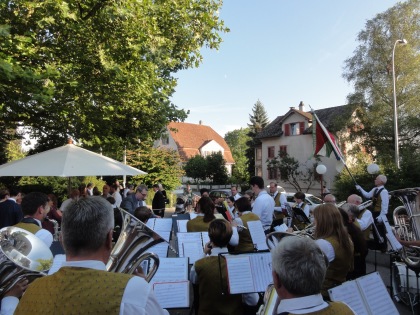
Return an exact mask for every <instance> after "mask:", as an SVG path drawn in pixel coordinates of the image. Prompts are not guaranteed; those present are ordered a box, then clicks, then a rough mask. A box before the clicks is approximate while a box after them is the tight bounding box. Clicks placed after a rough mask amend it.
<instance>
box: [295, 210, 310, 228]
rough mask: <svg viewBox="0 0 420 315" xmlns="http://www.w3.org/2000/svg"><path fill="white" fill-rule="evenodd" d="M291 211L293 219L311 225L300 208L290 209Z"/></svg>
mask: <svg viewBox="0 0 420 315" xmlns="http://www.w3.org/2000/svg"><path fill="white" fill-rule="evenodd" d="M292 209H293V218H296V220H298V221H299V222H301V223H306V224H311V221H310V220H309V218H308V217H307V216H306V214H305V212H303V210H302V209H301V208H292Z"/></svg>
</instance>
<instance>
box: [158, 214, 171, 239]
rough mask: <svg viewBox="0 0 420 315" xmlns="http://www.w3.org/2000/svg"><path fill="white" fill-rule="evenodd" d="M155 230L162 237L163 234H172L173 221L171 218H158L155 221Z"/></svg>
mask: <svg viewBox="0 0 420 315" xmlns="http://www.w3.org/2000/svg"><path fill="white" fill-rule="evenodd" d="M154 230H155V231H156V233H158V234H159V235H162V234H161V233H162V232H171V230H172V219H170V218H157V219H155V227H154Z"/></svg>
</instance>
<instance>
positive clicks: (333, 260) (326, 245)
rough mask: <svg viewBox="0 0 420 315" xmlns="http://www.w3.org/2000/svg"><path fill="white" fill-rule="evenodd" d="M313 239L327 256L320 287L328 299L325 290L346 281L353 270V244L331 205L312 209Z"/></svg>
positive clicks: (334, 207) (336, 211) (338, 215)
mask: <svg viewBox="0 0 420 315" xmlns="http://www.w3.org/2000/svg"><path fill="white" fill-rule="evenodd" d="M314 224H315V227H316V228H315V232H314V238H315V239H316V243H317V244H318V246H319V247H320V248H321V250H322V251H323V252H324V254H325V255H326V256H327V258H328V261H329V263H330V264H329V266H328V269H327V273H326V276H325V281H324V283H323V285H322V295H323V296H324V297H325V298H328V292H327V290H328V289H330V288H332V287H335V286H337V285H340V284H342V283H343V282H344V281H346V276H347V274H348V273H349V271H351V270H353V259H349V257H353V251H354V248H353V243H352V241H351V239H350V237H349V234H348V233H347V230H346V228H345V227H344V225H343V219H342V217H341V214H340V212H339V211H338V209H337V207H336V206H335V205H333V204H331V203H326V204H322V205H319V206H317V207H316V208H315V209H314Z"/></svg>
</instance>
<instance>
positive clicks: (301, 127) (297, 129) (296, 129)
mask: <svg viewBox="0 0 420 315" xmlns="http://www.w3.org/2000/svg"><path fill="white" fill-rule="evenodd" d="M304 131H305V122H304V121H301V122H295V123H290V124H286V125H284V135H285V136H299V135H302V134H303V132H304Z"/></svg>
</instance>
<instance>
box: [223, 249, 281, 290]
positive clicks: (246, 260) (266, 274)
mask: <svg viewBox="0 0 420 315" xmlns="http://www.w3.org/2000/svg"><path fill="white" fill-rule="evenodd" d="M220 259H226V268H227V275H228V277H227V278H228V288H229V293H230V294H238V293H254V292H265V290H266V289H267V287H268V285H269V284H270V283H272V282H273V276H272V273H271V270H272V268H271V253H270V252H256V253H246V254H238V255H230V254H220V255H219V266H221V265H220Z"/></svg>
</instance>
